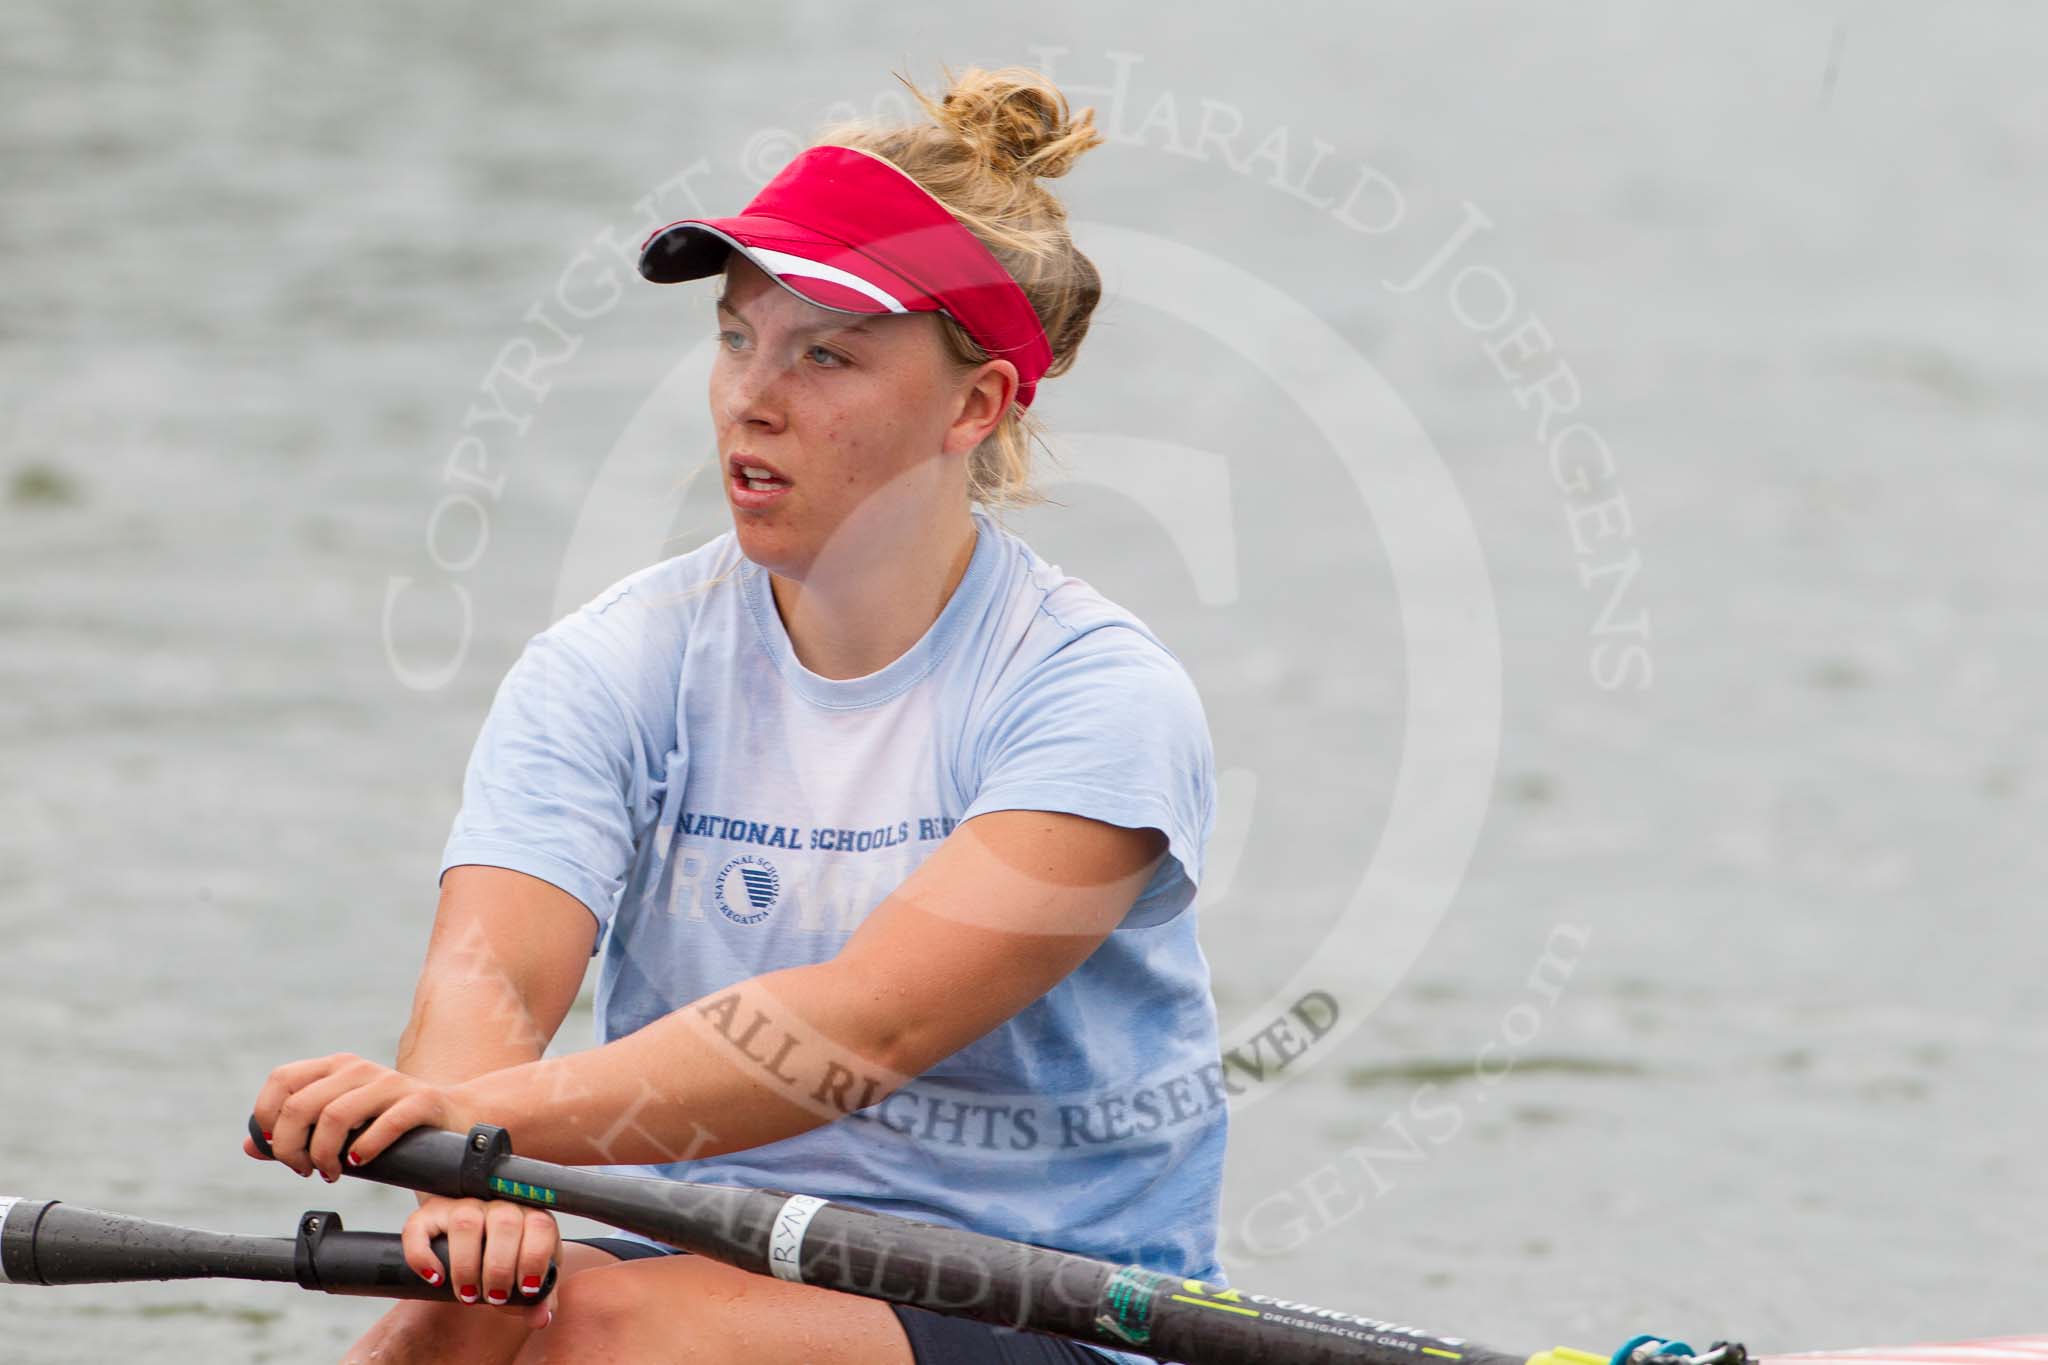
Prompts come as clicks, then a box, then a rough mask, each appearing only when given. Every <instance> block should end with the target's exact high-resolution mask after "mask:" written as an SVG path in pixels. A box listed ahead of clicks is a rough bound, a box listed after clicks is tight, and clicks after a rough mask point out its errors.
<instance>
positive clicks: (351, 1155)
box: [348, 1152, 363, 1166]
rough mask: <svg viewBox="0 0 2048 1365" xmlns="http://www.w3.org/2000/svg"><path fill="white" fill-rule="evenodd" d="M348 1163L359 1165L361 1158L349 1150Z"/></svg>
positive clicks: (361, 1161) (361, 1162)
mask: <svg viewBox="0 0 2048 1365" xmlns="http://www.w3.org/2000/svg"><path fill="white" fill-rule="evenodd" d="M348 1164H349V1165H351V1166H360V1165H362V1164H363V1159H362V1158H361V1157H359V1156H357V1155H356V1154H355V1153H354V1152H350V1153H349V1154H348Z"/></svg>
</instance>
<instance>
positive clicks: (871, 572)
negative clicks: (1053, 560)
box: [768, 516, 977, 679]
mask: <svg viewBox="0 0 2048 1365" xmlns="http://www.w3.org/2000/svg"><path fill="white" fill-rule="evenodd" d="M976 534H977V533H976V530H975V525H974V519H973V518H972V517H971V516H962V517H961V518H960V519H959V520H958V522H950V521H949V522H948V523H947V524H945V525H944V526H940V527H934V528H933V529H932V532H931V534H930V535H929V536H927V537H924V541H925V543H924V544H921V545H919V546H916V547H915V548H914V549H913V547H911V546H907V545H902V544H900V543H899V544H897V545H894V546H890V547H888V550H887V553H886V554H885V555H884V556H882V557H880V558H878V559H876V560H874V561H873V562H871V563H867V564H862V565H860V566H858V568H857V569H856V567H855V566H854V565H851V564H832V565H830V566H829V568H830V569H831V570H836V571H828V572H819V571H815V570H814V571H813V572H811V573H809V574H807V575H806V577H805V579H804V580H803V581H802V582H799V581H797V580H795V579H791V578H784V577H783V576H782V575H780V574H774V573H771V574H770V575H769V579H768V581H769V586H770V588H771V590H772V591H773V594H774V598H775V609H776V610H777V611H778V612H779V613H780V614H781V616H782V628H783V630H784V631H785V632H786V633H787V634H788V635H789V643H790V648H791V649H793V650H794V651H795V652H796V657H797V661H798V662H799V663H801V664H802V665H803V666H804V667H805V668H808V669H809V670H811V672H813V673H816V674H817V675H818V676H820V677H823V678H833V679H846V678H864V677H866V676H867V675H868V674H870V673H878V672H880V671H881V670H882V669H884V668H887V667H888V666H889V665H890V664H892V663H894V662H895V661H896V660H897V659H900V658H902V657H903V655H904V654H905V653H906V652H907V651H908V650H909V649H910V647H911V646H912V645H914V644H916V643H917V642H918V641H919V640H921V639H923V638H924V634H925V632H926V631H928V630H930V629H931V628H932V622H934V621H936V620H938V619H939V613H940V612H942V611H944V610H945V607H946V603H947V601H948V600H949V599H950V598H951V597H952V596H953V590H954V589H955V588H957V587H959V586H960V580H961V579H962V578H964V577H965V576H966V574H967V565H968V563H969V562H970V561H971V560H972V559H973V558H974V542H975V537H976Z"/></svg>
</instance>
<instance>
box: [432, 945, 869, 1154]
mask: <svg viewBox="0 0 2048 1365" xmlns="http://www.w3.org/2000/svg"><path fill="white" fill-rule="evenodd" d="M883 1004H884V1002H881V1001H877V1000H874V999H871V998H867V997H866V996H865V995H864V993H863V992H862V991H860V989H859V988H858V987H857V986H855V985H854V984H853V983H852V982H851V981H849V979H848V974H847V973H846V972H845V971H843V970H836V969H835V968H834V966H833V965H832V964H830V963H825V964H820V965H817V966H809V967H796V968H789V969H786V970H783V971H777V972H770V973H767V974H764V975H762V976H757V977H754V978H751V979H750V980H747V981H743V982H740V983H739V984H737V985H735V986H732V987H730V988H728V989H726V990H722V991H717V992H714V993H713V994H711V995H708V996H706V997H704V998H703V999H701V1000H698V1001H695V1002H693V1003H691V1004H689V1005H686V1006H684V1007H683V1008H681V1009H678V1010H676V1011H674V1012H672V1013H670V1014H668V1015H666V1016H664V1017H663V1018H661V1019H658V1020H656V1021H655V1022H654V1023H652V1024H649V1025H648V1026H647V1027H645V1028H643V1029H640V1030H638V1031H637V1032H635V1033H632V1034H629V1035H627V1036H626V1037H624V1038H620V1039H617V1040H615V1041H613V1042H610V1043H607V1044H605V1045H604V1046H603V1047H599V1048H594V1049H591V1050H590V1051H587V1052H578V1053H572V1054H570V1055H569V1056H566V1057H555V1058H549V1059H546V1060H541V1061H531V1062H527V1063H524V1064H522V1065H515V1066H511V1067H508V1068H506V1069H503V1070H499V1071H494V1072H492V1073H490V1074H489V1075H484V1076H478V1077H476V1078H475V1079H474V1080H471V1081H467V1082H464V1083H463V1084H461V1085H458V1086H455V1087H454V1088H453V1092H452V1093H453V1094H454V1096H455V1098H456V1100H457V1102H458V1103H459V1104H460V1105H461V1107H462V1108H463V1109H464V1110H465V1111H466V1112H468V1113H469V1114H470V1115H472V1116H473V1117H474V1118H475V1119H476V1120H478V1121H480V1122H486V1123H495V1124H498V1125H500V1126H502V1127H504V1128H505V1129H506V1130H507V1131H509V1132H510V1134H511V1135H512V1145H513V1149H514V1150H515V1151H517V1152H519V1153H521V1154H522V1155H526V1156H533V1157H538V1158H540V1159H542V1160H547V1161H558V1162H563V1163H573V1164H583V1165H591V1164H613V1163H618V1164H641V1163H664V1162H670V1161H687V1160H693V1159H695V1158H698V1157H706V1156H716V1155H719V1154H722V1153H725V1152H733V1151H740V1150H743V1149H745V1148H748V1147H756V1146H760V1145H761V1144H763V1143H768V1142H775V1141H779V1140H780V1139H782V1138H786V1137H793V1136H795V1135H796V1134H798V1133H802V1132H806V1131H808V1130H810V1129H812V1128H816V1127H820V1126H822V1125H824V1124H826V1123H829V1122H831V1121H833V1120H834V1119H837V1118H840V1117H842V1116H843V1115H845V1114H848V1113H851V1112H852V1111H853V1110H855V1109H860V1108H864V1107H866V1106H867V1105H870V1104H874V1103H875V1102H877V1101H879V1100H880V1099H882V1098H883V1097H884V1096H886V1095H888V1094H889V1093H890V1092H891V1091H893V1090H894V1089H896V1088H897V1087H898V1086H900V1085H901V1084H902V1083H903V1082H904V1081H905V1080H906V1079H907V1077H905V1076H902V1075H899V1074H898V1073H896V1072H894V1071H892V1070H891V1069H890V1067H889V1065H888V1062H887V1059H888V1057H889V1055H890V1052H891V1048H892V1045H893V1044H892V1035H891V1032H890V1029H889V1026H888V1025H887V1024H886V1022H884V1020H885V1018H886V1011H885V1010H884V1009H883V1008H882V1006H883Z"/></svg>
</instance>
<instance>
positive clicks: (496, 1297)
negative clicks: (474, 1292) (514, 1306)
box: [484, 1289, 512, 1308]
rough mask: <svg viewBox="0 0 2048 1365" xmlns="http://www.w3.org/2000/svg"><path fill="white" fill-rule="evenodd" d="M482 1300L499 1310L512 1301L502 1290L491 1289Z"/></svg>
mask: <svg viewBox="0 0 2048 1365" xmlns="http://www.w3.org/2000/svg"><path fill="white" fill-rule="evenodd" d="M484 1298H485V1300H486V1301H487V1302H489V1303H491V1304H493V1305H495V1306H497V1307H499V1308H503V1307H504V1306H505V1305H506V1304H508V1303H510V1302H511V1301H512V1296H511V1295H510V1294H507V1293H506V1292H505V1291H504V1290H502V1289H493V1290H492V1291H491V1292H490V1293H488V1294H486V1295H484Z"/></svg>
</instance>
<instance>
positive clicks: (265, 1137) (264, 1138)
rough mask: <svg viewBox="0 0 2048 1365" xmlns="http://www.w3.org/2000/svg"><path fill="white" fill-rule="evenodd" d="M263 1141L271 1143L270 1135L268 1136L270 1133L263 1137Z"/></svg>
mask: <svg viewBox="0 0 2048 1365" xmlns="http://www.w3.org/2000/svg"><path fill="white" fill-rule="evenodd" d="M263 1140H264V1141H265V1142H268V1141H270V1134H268V1133H265V1134H264V1135H263Z"/></svg>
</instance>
